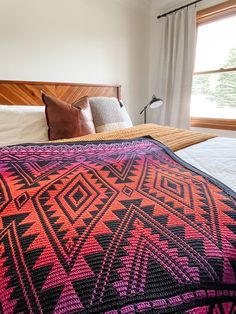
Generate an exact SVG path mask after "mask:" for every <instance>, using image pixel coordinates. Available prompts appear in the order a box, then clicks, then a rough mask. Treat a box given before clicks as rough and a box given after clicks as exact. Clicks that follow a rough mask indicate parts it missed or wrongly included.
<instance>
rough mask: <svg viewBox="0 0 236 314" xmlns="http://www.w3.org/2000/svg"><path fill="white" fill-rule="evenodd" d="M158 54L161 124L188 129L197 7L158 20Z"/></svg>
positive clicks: (158, 90)
mask: <svg viewBox="0 0 236 314" xmlns="http://www.w3.org/2000/svg"><path fill="white" fill-rule="evenodd" d="M159 23H160V24H161V26H162V39H161V52H160V60H159V67H158V71H157V76H158V80H157V94H158V96H161V98H162V99H163V100H164V105H163V107H162V110H161V112H160V121H159V122H160V123H161V124H165V125H170V126H174V127H179V128H189V119H190V100H191V88H192V75H193V70H194V60H195V48H196V7H195V5H192V6H189V7H187V8H185V9H182V10H179V11H177V12H176V13H173V14H170V15H167V16H166V17H163V18H161V19H160V22H159Z"/></svg>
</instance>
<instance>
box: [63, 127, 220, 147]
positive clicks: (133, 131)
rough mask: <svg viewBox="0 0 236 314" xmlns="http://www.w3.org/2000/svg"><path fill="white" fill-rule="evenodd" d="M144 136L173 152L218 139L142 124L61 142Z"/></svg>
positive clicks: (201, 134)
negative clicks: (211, 139)
mask: <svg viewBox="0 0 236 314" xmlns="http://www.w3.org/2000/svg"><path fill="white" fill-rule="evenodd" d="M143 136H151V137H152V138H154V139H155V140H158V141H160V142H161V143H163V144H165V145H166V146H168V147H169V148H171V149H172V150H173V151H177V150H179V149H182V148H185V147H188V146H191V145H194V144H197V143H200V142H203V141H206V140H208V139H210V138H213V137H216V135H214V134H204V133H200V132H194V131H189V130H183V129H177V128H173V127H168V126H162V125H158V124H140V125H136V126H134V127H132V128H127V129H123V130H119V131H112V132H103V133H96V134H89V135H85V136H81V137H76V138H73V139H69V140H68V139H67V140H59V142H65V141H66V142H68V141H70V142H71V141H96V140H116V139H131V138H138V137H143Z"/></svg>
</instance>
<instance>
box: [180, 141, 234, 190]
mask: <svg viewBox="0 0 236 314" xmlns="http://www.w3.org/2000/svg"><path fill="white" fill-rule="evenodd" d="M176 154H177V155H178V156H179V157H180V158H182V159H183V160H184V161H186V162H187V163H189V164H191V165H193V166H195V167H196V168H198V169H200V170H202V171H204V172H205V173H207V174H209V175H211V176H212V177H214V178H216V179H218V180H219V181H221V182H223V183H224V184H225V185H227V186H228V187H230V188H231V189H232V190H233V191H235V192H236V139H235V138H225V137H216V138H213V139H210V140H207V141H205V142H202V143H199V144H196V145H192V146H190V147H187V148H184V149H181V150H179V151H177V152H176Z"/></svg>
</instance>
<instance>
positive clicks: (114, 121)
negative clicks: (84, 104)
mask: <svg viewBox="0 0 236 314" xmlns="http://www.w3.org/2000/svg"><path fill="white" fill-rule="evenodd" d="M89 102H90V107H91V110H92V115H93V122H94V125H95V129H96V132H97V133H100V132H109V131H116V130H121V129H125V128H129V127H131V126H133V124H132V121H131V119H130V117H129V114H128V112H127V110H126V108H125V106H124V105H123V103H122V102H120V101H119V100H118V99H117V98H115V97H90V98H89Z"/></svg>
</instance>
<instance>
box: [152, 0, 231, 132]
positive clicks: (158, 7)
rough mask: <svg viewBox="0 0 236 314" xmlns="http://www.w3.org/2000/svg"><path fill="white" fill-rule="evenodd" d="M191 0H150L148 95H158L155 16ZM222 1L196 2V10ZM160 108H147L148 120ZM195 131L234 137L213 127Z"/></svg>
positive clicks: (155, 117)
mask: <svg viewBox="0 0 236 314" xmlns="http://www.w3.org/2000/svg"><path fill="white" fill-rule="evenodd" d="M191 2H193V0H189V1H181V0H151V18H150V53H149V68H150V71H149V97H150V95H152V94H153V93H156V95H157V96H158V90H157V89H156V86H157V78H156V73H157V71H158V68H157V63H158V58H159V52H160V49H161V44H160V37H161V28H160V20H157V16H158V15H160V14H163V13H165V12H168V11H170V10H173V9H175V8H177V7H180V6H182V5H185V4H187V3H191ZM221 2H224V1H223V0H204V1H202V2H200V3H198V5H197V8H198V10H201V9H205V8H207V7H209V6H212V5H215V4H219V3H221ZM159 114H160V110H152V111H151V110H149V121H151V122H156V121H158V115H159ZM192 129H193V130H196V131H201V132H206V133H215V134H218V135H221V136H227V137H236V131H224V130H213V129H198V128H192Z"/></svg>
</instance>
